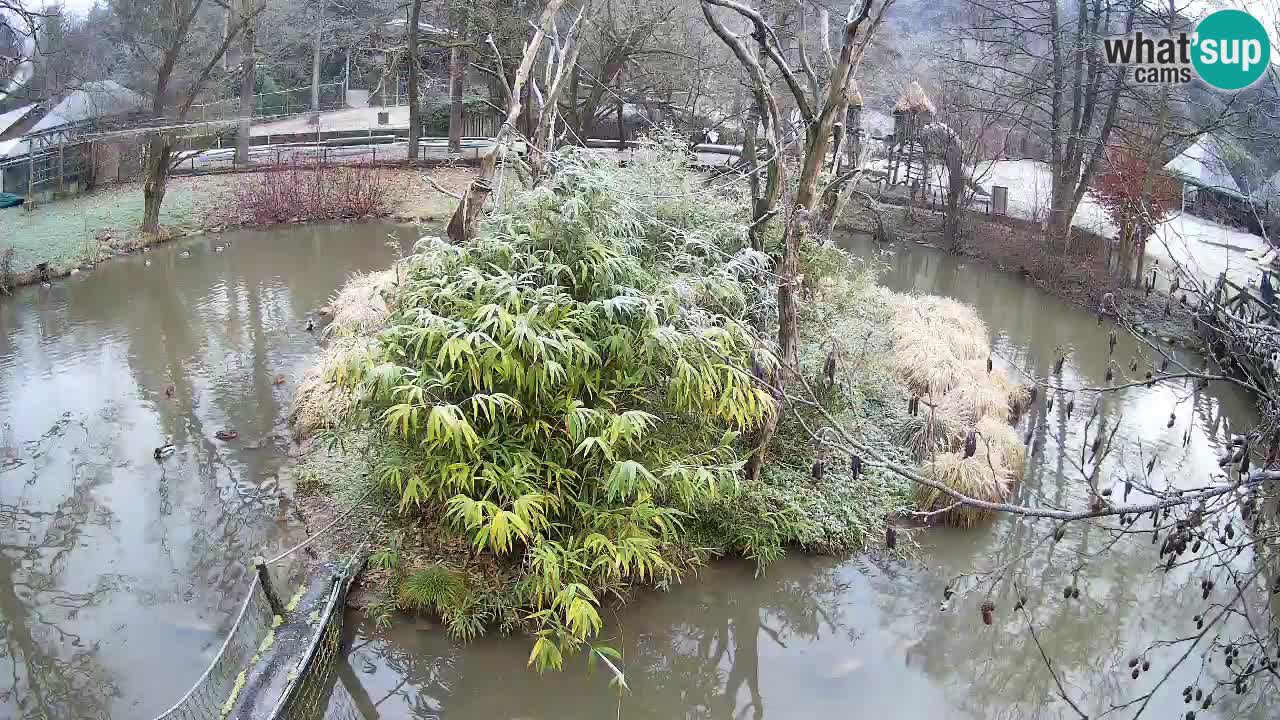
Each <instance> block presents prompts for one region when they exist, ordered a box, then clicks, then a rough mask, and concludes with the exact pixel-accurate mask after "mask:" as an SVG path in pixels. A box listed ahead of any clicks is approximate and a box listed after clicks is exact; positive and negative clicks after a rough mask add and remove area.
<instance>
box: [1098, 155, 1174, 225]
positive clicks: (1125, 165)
mask: <svg viewBox="0 0 1280 720" xmlns="http://www.w3.org/2000/svg"><path fill="white" fill-rule="evenodd" d="M1106 159H1107V169H1106V172H1104V173H1102V174H1101V175H1099V176H1098V177H1097V180H1096V182H1095V183H1094V192H1095V193H1096V194H1097V196H1098V202H1099V203H1100V204H1101V205H1102V207H1103V208H1105V209H1106V211H1107V214H1108V215H1110V216H1111V220H1112V222H1114V223H1115V224H1116V225H1117V226H1118V227H1120V228H1126V227H1129V226H1130V225H1132V224H1134V223H1139V224H1141V225H1144V226H1146V227H1147V228H1150V227H1152V226H1154V225H1156V224H1157V223H1159V222H1160V221H1161V220H1163V219H1164V218H1165V216H1167V215H1168V214H1169V212H1170V211H1172V210H1173V209H1174V208H1176V207H1177V206H1178V204H1179V202H1180V200H1181V197H1182V195H1181V188H1180V187H1179V186H1178V181H1176V180H1174V179H1173V178H1171V177H1169V176H1168V175H1165V174H1164V173H1161V172H1159V170H1157V174H1156V175H1155V176H1154V177H1152V178H1151V192H1150V193H1149V194H1144V193H1143V192H1142V186H1143V184H1144V181H1145V180H1146V175H1147V161H1146V160H1145V159H1142V158H1139V157H1138V156H1137V155H1136V154H1135V153H1134V152H1133V151H1132V150H1130V149H1129V148H1127V147H1123V146H1120V145H1111V146H1109V147H1108V148H1107V154H1106Z"/></svg>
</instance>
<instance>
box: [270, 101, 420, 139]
mask: <svg viewBox="0 0 1280 720" xmlns="http://www.w3.org/2000/svg"><path fill="white" fill-rule="evenodd" d="M379 112H385V113H388V114H389V115H390V118H389V119H390V122H388V123H387V124H386V125H379V124H378V113H379ZM310 120H311V116H310V113H307V114H303V115H295V116H293V117H287V118H282V119H280V120H272V121H271V122H265V123H257V124H255V125H254V126H253V128H252V130H250V132H251V133H252V134H253V135H285V134H298V133H313V132H317V131H320V132H328V131H338V130H346V131H350V130H371V131H373V133H374V134H377V132H378V131H379V130H402V129H405V128H407V127H409V106H408V105H400V106H392V107H376V106H373V107H358V108H347V109H345V110H329V111H325V112H321V113H320V125H319V127H317V126H315V125H312V124H311V123H310Z"/></svg>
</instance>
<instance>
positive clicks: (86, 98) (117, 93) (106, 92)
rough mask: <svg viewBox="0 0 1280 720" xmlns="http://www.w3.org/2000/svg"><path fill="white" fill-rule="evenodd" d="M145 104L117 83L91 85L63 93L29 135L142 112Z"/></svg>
mask: <svg viewBox="0 0 1280 720" xmlns="http://www.w3.org/2000/svg"><path fill="white" fill-rule="evenodd" d="M145 103H146V98H144V97H143V96H142V95H141V94H139V93H136V92H134V91H132V90H130V89H129V88H127V87H125V86H123V85H121V84H120V83H118V82H116V81H114V80H101V81H97V82H88V83H85V84H84V85H82V86H81V87H79V88H78V89H76V90H72V91H70V92H68V93H66V94H64V95H63V96H62V99H61V100H59V101H58V104H57V105H54V106H53V109H52V110H50V111H49V112H47V113H45V116H44V117H42V118H40V120H39V121H38V122H36V124H35V125H33V126H31V129H30V130H29V131H28V134H30V133H38V132H41V131H44V130H52V129H54V128H57V127H61V126H63V125H74V124H76V123H81V122H85V121H88V120H97V119H100V118H108V117H113V116H119V115H132V114H133V113H136V112H140V111H141V110H142V109H143V108H144V107H145Z"/></svg>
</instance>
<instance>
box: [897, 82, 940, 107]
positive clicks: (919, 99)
mask: <svg viewBox="0 0 1280 720" xmlns="http://www.w3.org/2000/svg"><path fill="white" fill-rule="evenodd" d="M893 112H894V113H903V112H910V113H926V112H927V113H929V114H930V115H932V114H933V113H935V112H937V109H936V108H934V106H933V101H932V100H930V99H929V96H928V95H926V94H925V92H924V88H922V87H920V83H919V82H917V81H915V80H912V81H911V82H910V83H908V84H907V88H906V90H904V91H903V92H902V97H900V98H898V102H897V103H895V104H894V106H893Z"/></svg>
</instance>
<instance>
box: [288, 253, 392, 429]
mask: <svg viewBox="0 0 1280 720" xmlns="http://www.w3.org/2000/svg"><path fill="white" fill-rule="evenodd" d="M395 278H396V273H395V270H383V271H381V272H375V273H368V274H365V275H355V276H353V277H352V278H351V279H350V280H348V281H347V284H346V285H344V286H343V287H342V290H340V291H339V292H338V295H337V296H336V297H335V298H334V299H333V302H332V303H331V307H332V308H333V322H332V323H331V324H330V325H329V327H328V328H326V329H325V332H326V334H327V335H328V336H329V343H328V345H327V346H326V347H325V348H324V350H323V351H321V353H320V357H319V358H317V359H316V362H315V363H313V364H312V365H311V367H309V368H307V371H306V373H305V374H303V376H302V383H301V384H300V385H299V386H298V394H297V395H296V396H294V399H293V410H292V412H291V413H290V414H289V423H290V424H291V425H292V426H293V433H294V435H295V436H296V437H297V438H298V439H302V438H305V437H307V436H308V435H310V434H311V433H313V432H315V431H317V430H322V429H328V428H334V427H337V425H338V423H340V422H341V421H342V419H343V418H345V417H346V416H347V413H349V412H351V409H352V407H353V406H354V405H355V400H356V397H355V393H354V391H353V390H352V389H351V388H350V387H344V386H343V384H342V383H340V382H338V380H340V379H341V378H343V377H345V376H346V375H347V373H348V372H349V371H350V369H351V368H353V367H356V366H357V365H358V364H359V363H360V362H362V361H364V360H365V359H367V357H368V353H369V343H370V338H372V337H373V336H375V335H376V334H377V333H378V332H379V331H380V330H381V329H382V328H383V327H384V326H385V325H386V323H387V319H388V318H389V317H390V316H391V311H390V308H388V307H387V302H386V299H385V298H384V297H383V293H384V291H386V290H387V289H388V288H390V287H391V286H392V285H393V284H394V282H395Z"/></svg>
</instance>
